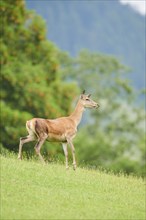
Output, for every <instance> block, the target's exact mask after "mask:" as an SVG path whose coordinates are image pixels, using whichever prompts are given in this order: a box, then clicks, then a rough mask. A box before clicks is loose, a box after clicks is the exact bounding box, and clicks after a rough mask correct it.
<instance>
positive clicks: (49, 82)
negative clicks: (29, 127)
mask: <svg viewBox="0 0 146 220" xmlns="http://www.w3.org/2000/svg"><path fill="white" fill-rule="evenodd" d="M0 13H1V19H2V27H1V52H0V53H1V57H2V59H1V110H2V116H1V124H0V126H1V135H2V139H1V143H2V145H3V147H5V148H8V149H11V150H14V151H18V143H19V138H20V136H25V134H26V130H25V122H26V120H29V119H30V118H32V117H43V118H48V117H49V118H55V117H59V116H62V115H66V114H69V112H70V111H71V103H72V99H73V98H74V97H75V95H76V92H77V86H76V85H75V83H65V82H63V80H62V75H61V70H60V61H59V59H58V56H59V54H60V51H59V49H58V48H57V47H56V46H55V45H54V44H53V43H52V42H49V41H48V40H47V39H46V27H45V22H44V21H43V20H42V18H41V17H39V16H38V15H36V14H35V13H34V12H31V11H28V10H27V9H26V8H25V2H24V1H23V0H14V1H11V0H7V1H5V0H2V1H1V9H0Z"/></svg>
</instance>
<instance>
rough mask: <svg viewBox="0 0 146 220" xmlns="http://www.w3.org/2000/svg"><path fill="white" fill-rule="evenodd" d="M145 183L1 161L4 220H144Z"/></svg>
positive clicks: (99, 173) (53, 167)
mask: <svg viewBox="0 0 146 220" xmlns="http://www.w3.org/2000/svg"><path fill="white" fill-rule="evenodd" d="M144 211H145V185H144V182H143V181H142V180H141V179H136V178H134V177H124V176H120V177H118V176H115V175H112V174H110V175H109V174H105V173H102V172H97V171H91V170H85V169H80V168H78V169H77V171H76V172H74V171H73V170H72V168H70V169H69V170H68V171H66V170H65V167H64V166H61V165H58V164H47V165H44V166H43V165H41V164H39V163H37V162H33V161H30V162H28V161H21V162H20V161H18V160H16V159H14V158H5V157H2V158H1V219H19V220H20V219H112V220H114V219H122V220H123V219H125V220H129V219H131V220H133V219H135V220H140V219H145V213H144Z"/></svg>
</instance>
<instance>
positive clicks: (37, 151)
mask: <svg viewBox="0 0 146 220" xmlns="http://www.w3.org/2000/svg"><path fill="white" fill-rule="evenodd" d="M45 140H46V138H43V139H40V138H39V140H38V142H37V143H36V145H35V147H34V148H35V151H36V154H37V155H38V156H39V158H40V160H41V161H42V162H43V163H45V161H44V159H43V157H42V155H41V153H40V150H41V147H42V145H43V143H44V142H45Z"/></svg>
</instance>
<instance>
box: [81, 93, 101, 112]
mask: <svg viewBox="0 0 146 220" xmlns="http://www.w3.org/2000/svg"><path fill="white" fill-rule="evenodd" d="M90 96H91V94H88V95H85V90H84V91H83V92H82V94H81V96H80V101H81V103H82V105H83V106H84V107H85V108H99V107H100V105H99V104H98V103H97V102H95V101H93V100H92V99H91V98H90Z"/></svg>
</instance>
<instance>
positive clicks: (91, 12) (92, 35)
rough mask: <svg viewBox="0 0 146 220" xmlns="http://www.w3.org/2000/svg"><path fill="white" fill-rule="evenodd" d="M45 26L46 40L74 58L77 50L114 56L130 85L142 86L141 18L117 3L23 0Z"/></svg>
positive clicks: (143, 38) (143, 19)
mask: <svg viewBox="0 0 146 220" xmlns="http://www.w3.org/2000/svg"><path fill="white" fill-rule="evenodd" d="M26 6H27V8H28V9H33V10H35V11H36V12H37V13H38V14H39V15H41V16H42V17H43V18H44V19H45V20H46V24H47V29H48V32H47V37H48V39H49V40H51V41H53V42H54V43H56V44H57V46H58V47H60V49H62V50H65V51H68V52H69V53H70V54H71V55H72V56H75V55H76V54H77V53H78V52H79V51H80V50H82V49H84V48H87V49H89V50H90V51H93V52H98V53H106V54H110V55H114V56H116V57H117V58H118V59H119V60H120V62H121V63H123V64H125V65H127V66H129V67H130V68H131V74H130V76H129V78H130V80H131V83H132V84H134V86H135V87H136V88H138V89H140V88H143V87H144V80H145V78H144V73H145V17H144V16H142V15H140V14H138V13H136V12H135V11H133V10H132V9H131V7H129V6H123V5H121V4H120V2H119V1H118V0H112V1H108V0H103V1H101V0H97V1H45V0H41V1H33V0H26Z"/></svg>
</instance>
